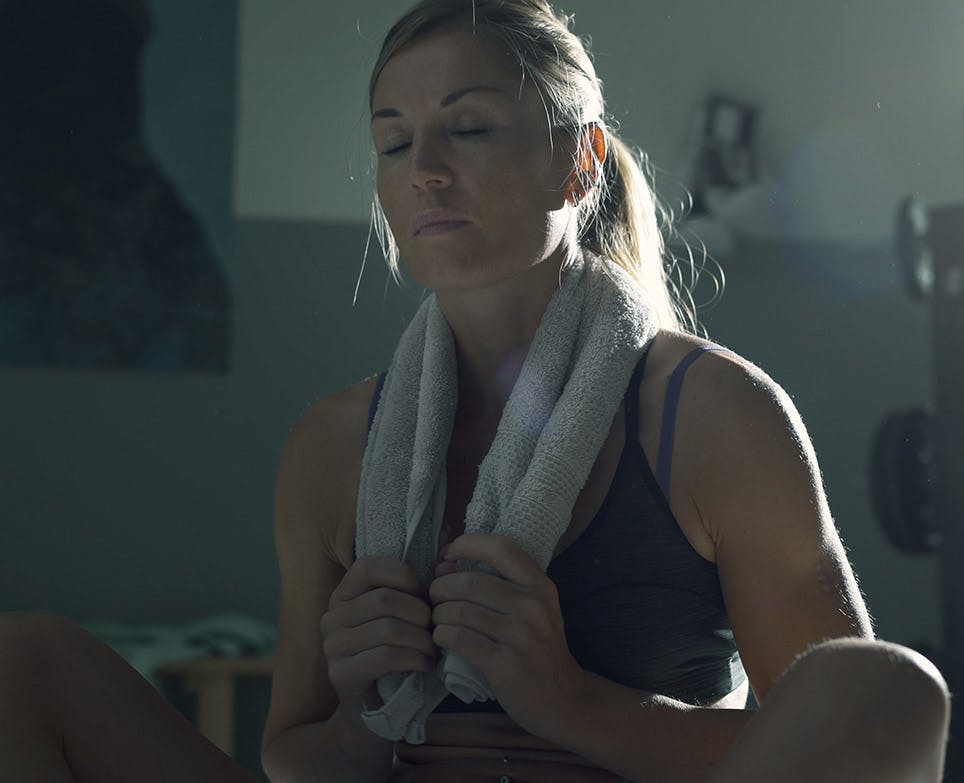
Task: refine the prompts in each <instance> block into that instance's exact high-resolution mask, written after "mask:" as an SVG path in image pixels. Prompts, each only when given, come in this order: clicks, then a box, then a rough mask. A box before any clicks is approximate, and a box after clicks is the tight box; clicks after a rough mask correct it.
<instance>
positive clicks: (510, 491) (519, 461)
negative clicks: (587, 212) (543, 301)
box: [355, 254, 656, 744]
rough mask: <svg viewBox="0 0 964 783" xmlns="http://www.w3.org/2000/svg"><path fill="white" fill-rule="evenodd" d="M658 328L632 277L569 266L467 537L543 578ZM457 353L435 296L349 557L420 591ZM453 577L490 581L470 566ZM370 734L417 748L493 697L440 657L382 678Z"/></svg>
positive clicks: (375, 444)
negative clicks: (454, 709) (435, 717)
mask: <svg viewBox="0 0 964 783" xmlns="http://www.w3.org/2000/svg"><path fill="white" fill-rule="evenodd" d="M655 332H656V323H655V318H654V317H653V316H652V314H651V311H650V309H649V308H648V307H647V305H646V304H645V302H644V301H643V300H642V299H641V297H640V296H639V294H638V289H637V288H636V286H635V285H634V284H633V283H632V282H631V281H630V279H629V277H628V275H627V274H626V273H625V272H623V270H622V269H620V268H618V267H616V266H615V265H606V264H604V263H603V262H602V261H601V260H600V259H598V258H596V257H594V256H592V255H589V254H586V255H585V257H584V258H583V257H580V258H577V259H575V261H574V262H573V264H571V265H570V266H567V268H566V269H565V270H564V272H563V275H562V280H561V284H560V287H559V288H558V289H557V290H556V291H555V293H554V294H553V296H552V298H551V299H550V301H549V305H548V307H547V308H546V311H545V313H544V315H543V317H542V321H541V322H540V324H539V328H538V329H537V330H536V334H535V337H534V338H533V341H532V345H531V346H530V348H529V353H528V355H527V356H526V359H525V362H524V364H523V367H522V371H521V373H520V375H519V378H518V380H517V381H516V384H515V386H514V388H513V390H512V393H511V395H510V397H509V400H508V402H507V403H506V406H505V409H504V410H503V413H502V418H501V420H500V422H499V427H498V430H497V431H496V435H495V439H494V441H493V443H492V446H491V448H490V449H489V452H488V454H487V455H486V456H485V459H484V460H483V461H482V464H481V466H480V467H479V474H478V479H477V482H476V486H475V491H474V494H473V495H472V499H471V501H470V502H469V505H468V508H467V510H466V515H465V529H466V532H469V533H494V534H499V535H505V536H509V537H511V538H513V539H514V540H515V541H517V542H518V544H519V545H520V546H521V547H522V549H523V550H525V551H526V552H527V553H528V554H529V555H530V556H531V557H532V558H533V559H534V560H535V561H536V562H537V563H538V564H539V566H540V568H542V569H543V570H545V569H546V568H547V567H548V565H549V562H550V560H551V558H552V553H553V551H554V550H555V547H556V544H557V543H558V541H559V538H560V537H561V536H562V534H563V533H564V532H565V530H566V529H567V527H568V526H569V522H570V519H571V515H572V507H573V504H574V503H575V500H576V497H577V496H578V495H579V492H580V491H581V490H582V488H583V486H584V484H585V482H586V479H587V478H588V476H589V471H590V470H591V468H592V466H593V464H594V463H595V461H596V458H597V456H598V454H599V450H600V449H601V448H602V444H603V442H604V440H605V438H606V435H607V434H608V432H609V430H610V427H611V424H612V419H613V417H614V416H615V414H616V410H617V409H618V406H619V402H620V400H621V399H622V396H623V394H624V392H625V390H626V386H627V384H628V383H629V378H630V376H631V375H632V372H633V369H634V367H635V365H636V362H637V361H638V359H639V356H640V354H641V353H642V351H643V349H644V348H645V346H646V345H647V344H648V342H649V341H650V340H651V339H652V337H653V335H654V334H655ZM457 378H458V374H457V367H456V358H455V344H454V340H453V337H452V332H451V329H450V328H449V325H448V323H447V321H446V320H445V317H444V315H443V314H442V311H441V310H440V309H439V306H438V302H437V301H436V298H435V296H434V295H431V296H429V297H428V298H427V300H426V301H425V302H424V303H423V304H422V306H421V307H420V308H419V310H418V312H417V313H416V314H415V317H414V318H413V319H412V322H411V323H410V324H409V326H408V328H407V329H406V330H405V332H404V334H403V335H402V337H401V340H400V341H399V344H398V348H397V349H396V351H395V355H394V357H393V359H392V363H391V365H390V366H389V369H388V374H387V376H386V378H385V384H384V388H383V389H382V393H381V399H380V401H379V404H378V409H377V411H376V414H375V420H374V423H373V425H372V430H371V433H370V435H369V439H368V445H367V447H366V449H365V456H364V459H363V462H362V474H361V482H360V485H359V494H358V513H357V526H356V536H355V548H356V554H357V556H358V557H364V556H367V555H374V556H382V557H394V558H397V559H399V560H402V561H403V562H405V563H407V564H408V565H410V566H411V567H412V568H413V569H414V570H415V573H416V575H417V576H418V578H419V580H420V581H421V582H422V583H423V584H428V583H429V582H430V581H431V580H432V578H433V576H434V574H433V573H432V566H433V564H434V563H435V561H436V559H437V554H438V536H439V531H440V529H441V525H442V516H443V513H444V509H445V458H446V453H447V451H448V443H449V438H450V437H451V434H452V425H453V421H454V417H455V409H456V404H457V393H458V380H457ZM457 567H458V569H459V571H467V570H479V571H484V572H486V573H490V574H491V573H495V570H494V569H492V568H491V567H489V566H488V565H487V564H485V563H482V562H479V561H461V560H460V561H459V562H458V564H457ZM377 690H378V694H379V696H380V697H381V699H382V704H381V705H365V706H366V709H365V711H363V712H362V715H361V717H362V720H363V721H364V723H365V725H366V726H367V727H368V728H369V729H370V730H371V731H372V732H374V733H375V734H378V735H379V736H381V737H384V738H386V739H391V740H399V739H403V738H404V739H405V741H406V742H409V743H411V744H422V743H423V742H425V720H426V718H427V717H428V715H429V714H431V712H432V710H434V709H435V707H436V706H438V704H439V703H440V702H441V701H442V700H443V699H444V698H445V697H446V695H447V694H448V693H449V692H451V693H454V694H455V695H456V696H458V697H459V698H460V699H462V701H463V702H465V703H466V704H468V703H470V702H472V701H476V700H480V701H484V700H486V699H492V698H495V696H494V694H493V693H492V689H491V687H490V686H489V684H488V682H487V681H486V679H485V677H484V675H483V674H482V673H481V672H480V671H479V670H478V669H476V668H475V667H474V666H471V665H470V664H468V663H467V662H466V661H465V660H464V659H463V658H462V657H461V656H459V655H456V654H454V653H452V652H451V651H449V650H443V651H442V657H441V659H440V660H439V665H438V667H437V668H436V670H435V671H433V672H391V673H389V674H386V675H384V676H383V677H380V678H379V679H378V682H377Z"/></svg>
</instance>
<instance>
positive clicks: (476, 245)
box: [372, 30, 572, 291]
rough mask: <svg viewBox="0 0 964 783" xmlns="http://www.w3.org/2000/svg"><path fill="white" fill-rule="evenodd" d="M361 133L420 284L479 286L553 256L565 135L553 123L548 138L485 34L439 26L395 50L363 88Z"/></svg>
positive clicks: (542, 117) (561, 222) (559, 229)
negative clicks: (367, 124) (368, 139)
mask: <svg viewBox="0 0 964 783" xmlns="http://www.w3.org/2000/svg"><path fill="white" fill-rule="evenodd" d="M520 87H521V91H520ZM372 137H373V140H374V143H375V150H376V152H377V154H378V177H377V182H378V197H379V200H380V202H381V205H382V208H383V210H384V212H385V215H386V217H387V218H388V223H389V225H390V226H391V228H392V233H393V234H394V236H395V240H396V242H397V243H398V246H399V249H400V251H401V255H402V257H403V259H404V260H405V263H406V265H407V267H408V269H409V272H410V273H411V274H412V276H413V277H414V278H415V279H416V280H417V281H418V282H419V283H420V284H421V285H423V286H425V287H427V288H431V289H433V290H435V291H441V290H446V289H449V290H453V289H466V288H472V287H484V286H488V285H492V284H494V283H497V282H499V281H502V280H505V279H506V278H508V277H510V276H512V275H516V274H518V273H519V272H521V271H524V270H526V269H528V268H529V267H531V266H533V265H535V264H538V263H540V262H542V261H544V260H546V259H548V258H550V257H554V258H555V257H558V258H559V260H561V258H562V254H563V253H564V252H565V250H566V245H565V237H566V226H567V223H568V222H569V220H570V218H571V216H572V213H571V209H570V208H569V207H568V206H567V204H566V199H565V193H564V192H563V186H564V185H565V183H566V178H567V175H568V173H569V172H570V171H571V169H572V154H571V145H570V144H568V143H566V141H565V139H564V136H563V134H560V133H557V134H556V136H555V139H554V148H552V147H551V145H550V135H549V127H548V121H547V114H546V110H545V108H544V107H543V105H542V101H541V99H540V97H539V94H538V92H537V91H536V89H534V88H533V86H532V84H531V83H530V81H528V80H523V78H522V70H521V68H520V67H519V66H518V65H517V64H513V62H512V60H511V59H510V58H509V57H508V55H506V54H505V53H503V52H502V51H501V50H500V48H499V47H498V46H497V45H496V44H494V43H493V42H491V41H490V40H489V39H487V38H485V37H483V36H473V35H472V33H471V31H468V30H465V31H462V30H452V31H441V32H437V33H432V34H430V35H428V36H426V37H424V38H420V39H418V40H416V41H415V42H413V43H411V44H409V45H408V46H406V47H404V48H403V49H401V50H400V51H399V52H398V53H397V54H395V55H394V56H393V57H392V58H391V59H390V60H389V61H388V63H387V64H386V65H385V67H384V69H383V70H382V72H381V74H380V75H379V78H378V81H377V83H376V85H375V90H374V93H373V95H372ZM433 213H434V214H433ZM445 218H447V219H448V220H449V221H450V222H444V223H436V224H434V225H432V224H431V223H429V224H428V225H424V226H423V227H421V228H420V226H422V224H424V223H425V221H426V220H427V221H437V220H439V219H445Z"/></svg>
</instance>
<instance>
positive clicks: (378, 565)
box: [331, 556, 421, 601]
mask: <svg viewBox="0 0 964 783" xmlns="http://www.w3.org/2000/svg"><path fill="white" fill-rule="evenodd" d="M375 587H391V588H394V589H395V590H401V591H402V592H405V593H411V594H412V595H417V594H418V593H419V592H420V589H421V585H420V584H419V581H418V577H417V576H416V575H415V570H414V569H413V568H412V567H411V566H410V565H408V564H406V563H403V562H402V561H401V560H396V559H395V558H393V557H375V556H366V557H362V558H360V559H358V560H356V561H355V562H354V563H352V566H351V568H349V569H348V572H347V573H346V574H345V576H344V578H343V579H342V580H341V582H340V583H339V585H338V587H336V588H335V589H334V590H333V591H332V594H331V600H332V601H351V600H353V599H355V598H357V597H358V596H360V595H363V594H364V593H367V592H368V591H370V590H372V589H373V588H375Z"/></svg>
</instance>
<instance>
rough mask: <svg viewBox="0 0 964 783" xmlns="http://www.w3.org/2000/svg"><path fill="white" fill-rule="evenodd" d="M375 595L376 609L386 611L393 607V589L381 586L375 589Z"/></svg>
mask: <svg viewBox="0 0 964 783" xmlns="http://www.w3.org/2000/svg"><path fill="white" fill-rule="evenodd" d="M373 595H374V601H375V608H376V609H378V610H379V611H383V612H384V611H387V610H389V609H391V608H392V606H393V604H394V597H393V596H392V591H391V590H389V589H388V588H387V587H379V588H378V589H376V590H374V591H373Z"/></svg>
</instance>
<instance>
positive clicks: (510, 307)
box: [438, 248, 566, 430]
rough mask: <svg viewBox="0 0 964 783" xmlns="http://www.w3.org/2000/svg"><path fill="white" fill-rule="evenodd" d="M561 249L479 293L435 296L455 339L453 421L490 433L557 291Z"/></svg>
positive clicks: (447, 293) (460, 292) (454, 293)
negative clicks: (455, 407) (456, 385)
mask: <svg viewBox="0 0 964 783" xmlns="http://www.w3.org/2000/svg"><path fill="white" fill-rule="evenodd" d="M565 257H566V254H565V250H564V249H562V248H560V250H559V251H557V252H556V253H554V254H553V255H552V256H550V257H549V258H547V259H546V260H545V261H542V262H540V263H538V264H536V265H534V266H532V267H530V268H529V269H528V270H526V271H525V272H524V273H522V274H520V275H516V276H513V277H512V278H510V279H506V280H502V281H499V282H497V283H494V284H492V285H490V286H487V287H485V288H483V289H473V290H471V291H447V292H441V293H439V294H438V302H439V306H440V308H441V309H442V312H443V313H444V314H445V317H446V320H447V321H448V323H449V326H450V327H451V329H452V334H453V336H454V338H455V352H456V358H457V362H458V374H459V377H458V381H459V404H458V412H457V414H456V417H457V421H458V422H460V423H463V424H470V425H472V426H474V427H482V428H486V427H490V428H492V429H493V430H494V428H495V426H497V425H498V422H499V420H500V419H501V417H502V410H503V408H504V407H505V404H506V402H507V401H508V399H509V396H510V395H511V393H512V389H513V388H514V387H515V383H516V381H517V380H518V378H519V374H520V373H521V371H522V365H523V363H524V362H525V359H526V355H527V354H528V352H529V346H530V345H531V344H532V340H533V338H534V337H535V333H536V330H537V329H538V328H539V323H540V322H541V321H542V316H543V314H544V313H545V311H546V307H547V306H548V304H549V300H550V299H551V298H552V295H553V294H554V293H555V291H556V289H557V288H558V287H559V273H560V268H561V266H562V263H563V260H564V258H565Z"/></svg>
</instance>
